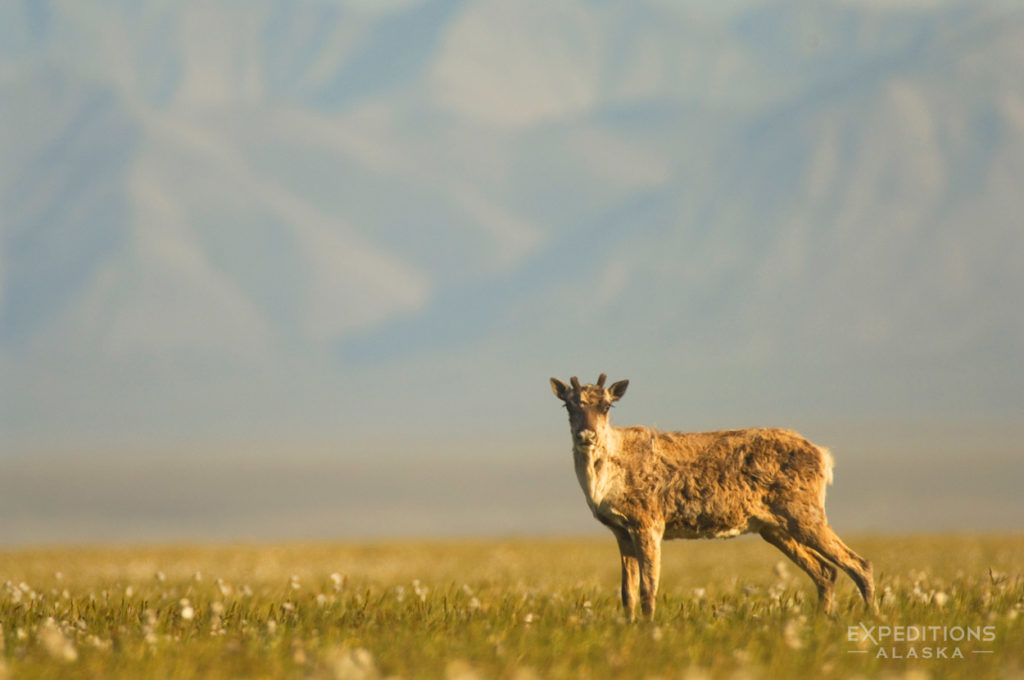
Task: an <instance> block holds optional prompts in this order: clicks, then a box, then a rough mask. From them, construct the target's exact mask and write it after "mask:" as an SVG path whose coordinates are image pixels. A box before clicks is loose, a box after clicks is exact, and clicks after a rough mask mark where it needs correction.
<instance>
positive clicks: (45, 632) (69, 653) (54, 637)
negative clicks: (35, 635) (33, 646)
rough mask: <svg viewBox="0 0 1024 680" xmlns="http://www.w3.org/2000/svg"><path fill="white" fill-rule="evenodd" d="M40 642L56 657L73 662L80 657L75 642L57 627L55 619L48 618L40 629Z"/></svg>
mask: <svg viewBox="0 0 1024 680" xmlns="http://www.w3.org/2000/svg"><path fill="white" fill-rule="evenodd" d="M39 642H40V643H41V644H42V645H43V649H45V650H46V653H47V654H49V655H50V656H51V657H53V658H54V659H57V660H58V661H63V662H65V663H71V662H72V661H76V660H77V659H78V650H76V649H75V644H74V643H73V642H72V641H71V640H70V639H69V638H68V637H67V636H66V635H64V633H63V632H62V631H61V630H60V628H58V627H57V624H56V623H54V621H53V619H52V618H51V619H47V620H46V621H45V622H43V625H42V627H41V628H40V629H39Z"/></svg>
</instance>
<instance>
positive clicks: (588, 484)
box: [551, 373, 875, 620]
mask: <svg viewBox="0 0 1024 680" xmlns="http://www.w3.org/2000/svg"><path fill="white" fill-rule="evenodd" d="M604 382H605V375H604V374H603V373H602V374H601V377H600V378H598V381H597V384H596V385H580V383H579V380H577V379H576V378H575V377H573V378H572V380H571V383H572V387H570V386H569V385H566V384H565V383H563V382H562V381H560V380H558V379H556V378H552V379H551V389H552V390H553V391H554V393H555V396H557V397H558V398H559V399H561V400H562V401H563V402H565V406H566V408H567V409H568V411H569V426H570V430H571V431H572V440H573V460H574V462H575V467H576V477H577V478H578V480H579V483H580V486H581V487H582V489H583V493H584V494H585V495H586V497H587V504H588V505H589V506H590V509H591V511H592V512H593V513H594V517H596V518H597V519H598V521H600V522H601V523H602V524H604V525H606V526H607V527H608V528H609V529H611V530H612V533H614V534H615V538H616V540H617V541H618V544H619V552H620V553H621V556H622V605H623V607H624V608H625V610H626V614H627V616H628V617H629V618H630V619H631V620H632V618H633V616H634V610H635V606H636V601H637V595H638V594H639V598H640V606H641V610H642V612H643V614H644V616H645V617H646V618H648V619H650V618H652V617H653V616H654V602H655V598H656V596H657V591H658V580H659V573H660V569H661V541H662V539H663V538H724V537H729V536H737V535H739V534H743V533H748V532H757V533H759V534H760V535H761V536H762V537H763V538H764V539H765V540H766V541H768V542H769V543H771V544H772V545H774V546H775V547H777V548H778V549H779V550H781V551H782V552H783V554H785V555H786V557H788V558H789V559H791V560H793V562H795V563H796V564H797V566H799V567H800V568H801V569H803V570H804V571H805V572H807V574H808V575H809V576H810V577H811V580H812V581H814V583H815V585H816V586H817V589H818V597H819V601H820V603H821V605H822V607H823V608H824V609H825V611H831V609H832V600H833V592H834V589H835V581H836V575H837V571H836V567H839V568H840V569H842V570H843V571H845V572H846V573H847V574H848V575H849V576H850V578H851V579H853V582H854V583H855V584H856V585H857V588H858V589H859V590H860V594H861V596H862V597H863V598H864V602H865V603H866V604H867V606H868V608H869V609H871V610H872V611H873V610H874V608H875V604H874V584H873V581H872V576H871V563H870V562H868V561H867V560H865V559H863V558H861V557H860V556H859V555H857V554H856V553H855V552H853V551H852V550H850V549H849V548H848V547H846V545H845V544H844V543H843V542H842V541H841V540H840V539H839V537H838V536H837V535H836V534H835V532H833V531H832V529H831V528H830V527H829V526H828V522H827V521H826V519H825V487H826V485H827V484H829V483H831V481H832V457H831V455H830V454H829V452H828V450H827V449H824V448H822V447H819V446H815V445H814V444H812V443H810V442H809V441H807V440H806V439H804V438H803V437H801V436H800V435H799V434H797V433H796V432H791V431H789V430H778V429H762V428H755V429H746V430H725V431H721V432H696V433H685V432H660V431H658V430H653V429H651V428H647V427H613V426H612V425H611V424H610V423H609V420H608V411H609V410H610V408H611V406H612V404H613V403H614V402H616V401H618V400H619V399H621V398H622V396H623V395H624V394H625V393H626V387H627V386H628V385H629V381H628V380H622V381H619V382H617V383H614V384H612V385H611V386H610V387H608V388H605V387H604ZM833 565H835V566H833Z"/></svg>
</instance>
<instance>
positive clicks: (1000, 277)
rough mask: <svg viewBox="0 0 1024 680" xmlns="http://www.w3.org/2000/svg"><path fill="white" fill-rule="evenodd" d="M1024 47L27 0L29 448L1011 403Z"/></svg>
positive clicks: (588, 17)
mask: <svg viewBox="0 0 1024 680" xmlns="http://www.w3.org/2000/svg"><path fill="white" fill-rule="evenodd" d="M723 5H727V6H728V7H727V8H726V7H723ZM1022 72H1024V11H1022V10H1021V9H1020V8H1019V6H1018V5H1017V4H1016V3H1001V2H936V3H932V2H867V1H863V2H858V1H853V0H849V1H842V2H840V1H833V2H820V3H809V2H784V3H773V4H771V5H762V4H760V3H714V2H697V3H672V2H664V1H658V0H648V1H646V2H596V1H586V2H584V1H578V2H566V3H547V2H539V1H537V2H534V1H529V2H511V1H505V2H491V1H482V2H465V1H461V0H392V1H389V2H370V1H368V0H367V1H359V2H356V1H353V2H337V1H331V2H328V1H326V0H323V1H313V0H304V1H301V2H294V1H292V0H252V1H250V2H246V3H237V2H231V1H229V0H221V1H214V2H178V1H174V2H171V1H169V0H167V1H164V0H153V1H132V2H116V1H111V2H89V3H81V2H73V1H70V0H68V1H66V2H41V1H38V0H24V1H23V2H7V3H4V4H3V6H2V7H0V123H2V124H0V384H2V388H0V432H2V434H0V437H2V439H3V440H6V442H7V443H6V444H4V445H3V447H4V449H5V451H4V455H7V456H12V455H16V454H21V453H25V452H32V451H38V450H43V449H45V450H47V451H72V452H73V451H77V450H86V449H88V450H90V451H95V450H102V449H105V448H106V447H120V448H122V449H126V448H127V449H130V448H132V447H136V448H159V447H160V446H173V445H175V444H176V443H204V444H208V443H210V442H217V441H230V442H234V443H238V442H243V443H244V442H247V441H254V440H260V441H273V442H276V443H278V444H281V445H285V444H287V443H289V442H304V441H319V442H325V441H326V442H338V443H339V448H341V449H344V448H345V445H347V444H351V443H352V442H358V443H359V446H360V447H361V448H360V450H364V451H365V450H372V449H373V448H374V442H375V441H377V440H376V439H375V437H377V436H378V435H379V436H380V437H381V439H380V441H386V442H390V444H389V445H387V446H385V445H381V446H382V447H383V448H388V450H389V451H391V454H389V455H395V456H399V457H401V456H404V455H410V450H414V449H415V442H417V441H421V442H430V447H435V448H437V447H440V448H445V446H446V445H447V444H450V445H451V447H453V448H459V449H460V450H462V451H475V450H477V449H479V455H480V456H483V457H484V459H486V457H487V455H488V453H487V450H488V446H487V444H486V442H488V440H489V439H491V440H493V441H495V442H497V441H501V442H502V445H503V447H504V446H508V444H509V442H523V443H528V444H530V445H531V446H532V445H534V444H538V443H539V442H545V443H548V442H550V441H551V438H550V437H551V436H554V437H556V439H555V443H556V444H557V445H559V446H562V447H563V448H564V445H565V443H566V441H567V436H566V435H565V433H564V432H562V430H563V429H564V424H563V423H562V415H561V413H560V412H559V411H558V409H557V403H556V402H554V400H553V398H551V397H550V396H549V393H548V388H547V386H546V381H547V378H548V376H549V375H559V376H561V377H563V378H566V377H568V375H570V374H571V373H579V374H581V376H582V377H584V378H587V379H590V380H592V379H593V378H594V377H595V376H596V373H597V372H599V371H606V372H608V373H609V374H610V375H612V376H613V377H615V378H619V377H629V378H630V379H631V380H632V381H633V387H632V388H631V390H632V392H631V394H630V395H629V397H627V399H626V400H624V401H623V404H622V407H621V409H620V411H619V413H617V414H616V416H617V417H618V418H619V420H620V422H621V421H643V422H656V423H658V424H661V425H663V426H666V427H679V428H703V427H717V426H732V425H745V424H758V423H761V422H768V421H771V422H779V421H781V422H780V424H788V425H794V426H796V425H801V424H803V423H823V422H848V421H853V420H857V419H864V420H872V419H876V420H877V419H882V420H891V421H900V420H906V421H915V422H918V421H920V422H925V423H934V422H940V421H944V420H949V419H966V420H971V421H972V422H973V421H986V420H998V421H1003V422H1005V421H1007V420H1010V421H1013V420H1016V419H1019V418H1020V415H1021V406H1022V404H1024V369H1022V366H1024V363H1022V362H1021V361H1020V356H1021V351H1022V349H1024V315H1022V314H1021V313H1020V301H1019V299H1020V297H1021V293H1022V292H1024V267H1022V266H1021V262H1022V256H1024V229H1022V220H1021V215H1022V213H1024V192H1022V190H1021V187H1022V184H1021V178H1022V177H1024V79H1022V78H1021V73H1022ZM590 374H594V375H590ZM620 413H621V416H620ZM481 441H483V442H485V443H484V444H483V446H481V445H480V442H481ZM395 442H401V443H400V444H396V443H395ZM410 442H412V444H410ZM921 442H923V443H922V444H921V445H922V446H926V445H927V437H925V436H923V435H922V438H921ZM460 447H461V448H460ZM502 450H505V449H504V448H502ZM1018 450H1019V446H1018ZM546 453H547V452H546V451H537V450H530V451H529V452H528V455H529V456H530V457H531V459H536V458H537V457H538V456H541V455H546ZM413 455H414V454H413ZM474 455H476V454H474ZM524 455H527V454H524Z"/></svg>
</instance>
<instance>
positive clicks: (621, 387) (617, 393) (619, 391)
mask: <svg viewBox="0 0 1024 680" xmlns="http://www.w3.org/2000/svg"><path fill="white" fill-rule="evenodd" d="M627 387H629V381H628V380H620V381H619V382H616V383H612V386H611V387H609V388H608V391H609V392H610V393H611V395H612V401H618V400H619V399H622V395H624V394H625V393H626V388H627Z"/></svg>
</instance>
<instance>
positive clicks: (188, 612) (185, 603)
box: [178, 597, 196, 621]
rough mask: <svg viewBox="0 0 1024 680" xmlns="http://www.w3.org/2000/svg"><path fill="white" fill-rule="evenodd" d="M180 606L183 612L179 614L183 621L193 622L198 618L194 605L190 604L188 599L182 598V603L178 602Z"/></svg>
mask: <svg viewBox="0 0 1024 680" xmlns="http://www.w3.org/2000/svg"><path fill="white" fill-rule="evenodd" d="M178 604H179V606H180V607H181V610H180V611H179V612H178V613H179V615H180V616H181V618H182V620H184V621H191V620H192V619H194V618H195V617H196V610H195V609H193V608H192V603H191V602H189V599H188V598H187V597H183V598H181V601H180V602H178Z"/></svg>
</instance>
